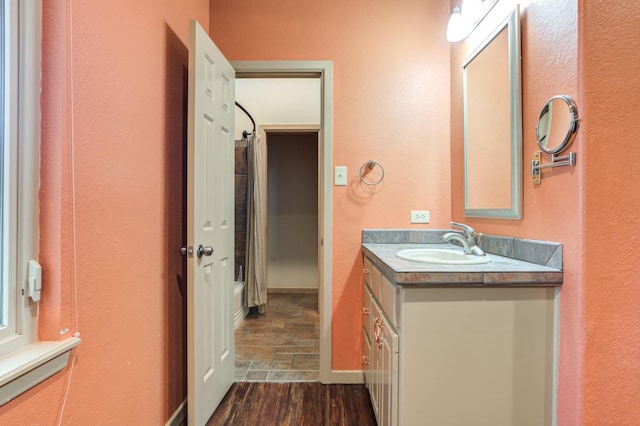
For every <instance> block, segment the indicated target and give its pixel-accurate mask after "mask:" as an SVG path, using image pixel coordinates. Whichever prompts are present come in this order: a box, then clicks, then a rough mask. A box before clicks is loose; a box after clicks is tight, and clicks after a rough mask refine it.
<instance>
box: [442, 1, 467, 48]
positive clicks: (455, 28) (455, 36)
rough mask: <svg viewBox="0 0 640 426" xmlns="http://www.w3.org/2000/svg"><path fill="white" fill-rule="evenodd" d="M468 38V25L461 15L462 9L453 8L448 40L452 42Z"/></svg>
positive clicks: (448, 28)
mask: <svg viewBox="0 0 640 426" xmlns="http://www.w3.org/2000/svg"><path fill="white" fill-rule="evenodd" d="M466 36H467V23H466V22H465V20H464V19H463V18H462V15H461V14H460V8H459V7H455V8H453V12H452V13H451V16H450V17H449V23H448V24H447V40H448V41H451V42H455V41H460V40H463V39H464V38H465V37H466Z"/></svg>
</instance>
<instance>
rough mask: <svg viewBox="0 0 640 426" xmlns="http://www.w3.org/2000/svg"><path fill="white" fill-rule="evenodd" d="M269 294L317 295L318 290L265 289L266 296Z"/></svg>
mask: <svg viewBox="0 0 640 426" xmlns="http://www.w3.org/2000/svg"><path fill="white" fill-rule="evenodd" d="M269 293H298V294H318V288H317V287H315V288H289V287H277V288H276V287H269V288H267V295H268V294H269Z"/></svg>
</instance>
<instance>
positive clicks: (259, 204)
mask: <svg viewBox="0 0 640 426" xmlns="http://www.w3.org/2000/svg"><path fill="white" fill-rule="evenodd" d="M247 166H248V176H247V180H248V182H247V264H246V285H245V292H246V301H247V307H253V306H257V307H258V312H261V313H262V312H266V308H267V263H266V252H265V250H266V248H265V237H266V226H265V215H264V206H265V197H264V182H265V175H264V164H263V160H262V146H261V143H260V136H258V135H256V132H255V131H254V132H253V133H252V134H251V135H250V136H249V140H248V143H247Z"/></svg>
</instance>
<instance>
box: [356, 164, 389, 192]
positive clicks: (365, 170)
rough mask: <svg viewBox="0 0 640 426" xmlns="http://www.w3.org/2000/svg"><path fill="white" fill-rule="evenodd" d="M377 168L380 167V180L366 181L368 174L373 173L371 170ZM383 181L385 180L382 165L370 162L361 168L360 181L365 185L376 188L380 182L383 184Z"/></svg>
mask: <svg viewBox="0 0 640 426" xmlns="http://www.w3.org/2000/svg"><path fill="white" fill-rule="evenodd" d="M375 166H378V167H380V179H378V180H377V181H374V182H372V181H369V180H366V179H365V178H364V177H365V176H366V175H367V173H369V172H371V170H373V168H374V167H375ZM383 179H384V167H382V164H380V163H378V162H377V161H373V160H369V161H367V162H366V163H364V164H363V165H362V166H361V167H360V180H361V181H362V183H364V184H365V185H369V186H376V185H378V184H379V183H380V182H382V180H383Z"/></svg>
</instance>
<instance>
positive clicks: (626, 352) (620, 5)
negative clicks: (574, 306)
mask: <svg viewBox="0 0 640 426" xmlns="http://www.w3.org/2000/svg"><path fill="white" fill-rule="evenodd" d="M578 4H579V16H578V22H579V26H578V28H579V37H580V52H579V54H580V60H579V63H580V68H581V71H582V73H581V76H582V79H581V86H582V87H581V92H582V96H583V98H584V102H583V105H584V106H583V107H582V115H583V116H584V123H583V125H582V128H581V130H580V131H581V132H582V133H583V140H584V141H586V143H585V146H584V148H583V149H581V151H582V152H583V153H584V156H583V157H582V158H583V160H582V161H584V163H585V166H584V169H585V170H584V177H583V182H582V183H583V186H584V193H585V196H584V199H583V209H584V220H583V227H584V228H583V232H582V238H583V240H582V245H583V247H584V282H583V285H584V295H585V297H584V316H585V320H584V324H583V327H584V333H585V359H584V387H583V389H582V394H583V398H584V409H583V410H584V414H583V424H587V425H638V424H640V399H639V398H640V285H638V277H639V276H640V254H639V252H638V250H637V249H636V247H635V237H636V236H637V235H639V234H640V196H639V194H640V190H639V189H638V182H640V171H639V170H638V162H639V161H640V145H639V144H638V136H639V135H640V122H639V121H638V117H639V116H640V103H638V99H637V94H638V93H640V78H639V77H638V75H639V73H640V55H638V49H637V40H638V38H640V28H638V21H639V20H640V3H639V2H635V1H634V2H627V1H620V0H617V1H608V2H604V3H603V2H599V1H595V0H583V1H579V2H578ZM563 302H564V301H563Z"/></svg>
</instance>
